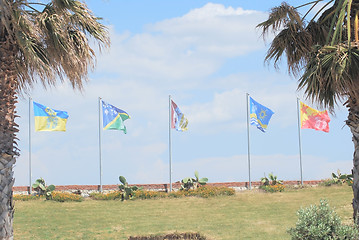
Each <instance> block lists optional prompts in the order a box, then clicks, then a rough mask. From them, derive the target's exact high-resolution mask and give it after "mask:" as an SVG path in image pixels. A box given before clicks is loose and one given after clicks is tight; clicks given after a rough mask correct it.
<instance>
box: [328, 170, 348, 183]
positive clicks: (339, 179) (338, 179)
mask: <svg viewBox="0 0 359 240" xmlns="http://www.w3.org/2000/svg"><path fill="white" fill-rule="evenodd" d="M332 180H333V183H334V184H342V183H348V184H349V185H351V184H352V183H353V175H352V174H342V173H340V170H339V169H338V171H337V174H335V173H332Z"/></svg>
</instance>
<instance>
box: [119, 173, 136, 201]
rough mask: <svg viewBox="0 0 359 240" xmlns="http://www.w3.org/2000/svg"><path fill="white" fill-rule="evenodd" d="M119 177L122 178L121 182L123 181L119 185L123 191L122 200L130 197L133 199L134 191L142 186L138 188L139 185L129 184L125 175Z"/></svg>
mask: <svg viewBox="0 0 359 240" xmlns="http://www.w3.org/2000/svg"><path fill="white" fill-rule="evenodd" d="M119 179H120V182H121V183H122V184H120V185H119V186H118V188H119V189H120V191H121V193H122V194H121V200H122V201H124V200H128V199H132V197H133V195H134V193H135V192H136V191H137V190H140V188H138V187H137V186H129V185H128V183H127V180H126V178H125V177H124V176H120V177H119Z"/></svg>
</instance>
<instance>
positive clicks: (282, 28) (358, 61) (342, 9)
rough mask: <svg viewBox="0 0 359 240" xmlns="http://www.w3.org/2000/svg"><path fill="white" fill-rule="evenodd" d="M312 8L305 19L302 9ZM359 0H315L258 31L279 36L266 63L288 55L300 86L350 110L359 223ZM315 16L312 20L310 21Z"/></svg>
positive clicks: (274, 16)
mask: <svg viewBox="0 0 359 240" xmlns="http://www.w3.org/2000/svg"><path fill="white" fill-rule="evenodd" d="M302 7H307V8H309V10H307V11H306V13H305V14H304V15H301V14H300V13H299V9H300V8H302ZM358 16H359V0H331V1H328V2H323V1H322V0H314V1H311V2H307V3H305V4H303V5H301V6H298V7H293V6H290V5H288V4H287V3H282V4H281V5H280V6H278V7H274V8H272V10H271V12H270V14H269V17H268V19H267V20H266V21H264V22H262V23H260V24H259V25H258V26H257V27H259V28H261V29H262V33H263V36H264V37H265V36H268V35H267V34H268V33H274V38H273V40H272V42H271V44H270V47H269V49H268V52H267V55H266V58H265V61H271V60H273V61H274V65H275V66H276V67H277V66H278V65H277V63H278V62H279V60H280V59H281V57H282V56H285V57H286V62H287V66H288V70H289V73H290V74H292V75H294V76H296V77H299V81H298V88H299V89H303V90H304V93H305V95H306V96H307V97H308V98H309V99H312V100H313V101H314V102H317V103H318V104H319V105H320V106H321V107H325V108H329V109H330V111H332V112H334V108H335V106H336V105H337V104H338V103H339V102H344V105H345V106H346V107H347V108H348V112H349V115H348V120H346V124H347V125H348V126H349V128H350V130H351V132H352V134H353V142H354V147H355V150H354V157H353V169H352V172H353V177H354V181H353V192H354V198H353V218H354V220H355V221H356V222H359V37H358V29H359V21H358ZM309 17H310V18H309Z"/></svg>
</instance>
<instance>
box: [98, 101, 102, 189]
mask: <svg viewBox="0 0 359 240" xmlns="http://www.w3.org/2000/svg"><path fill="white" fill-rule="evenodd" d="M101 99H102V98H101V97H99V98H98V152H99V160H100V192H101V193H102V157H101Z"/></svg>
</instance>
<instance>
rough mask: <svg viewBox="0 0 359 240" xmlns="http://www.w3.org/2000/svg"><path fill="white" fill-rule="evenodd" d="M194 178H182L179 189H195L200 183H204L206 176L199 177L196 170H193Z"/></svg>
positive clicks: (206, 180)
mask: <svg viewBox="0 0 359 240" xmlns="http://www.w3.org/2000/svg"><path fill="white" fill-rule="evenodd" d="M194 176H195V178H190V177H187V178H184V179H182V180H181V190H189V189H197V188H198V187H199V186H200V185H202V186H203V185H206V183H207V182H208V178H201V179H200V178H199V176H198V171H195V172H194Z"/></svg>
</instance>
